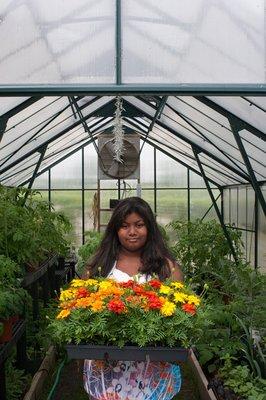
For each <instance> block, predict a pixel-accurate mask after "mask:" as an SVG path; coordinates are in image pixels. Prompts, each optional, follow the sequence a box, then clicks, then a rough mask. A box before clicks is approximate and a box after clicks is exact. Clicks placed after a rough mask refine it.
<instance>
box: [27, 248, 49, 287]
mask: <svg viewBox="0 0 266 400" xmlns="http://www.w3.org/2000/svg"><path fill="white" fill-rule="evenodd" d="M56 260H57V255H56V254H54V255H52V256H51V257H49V258H48V259H47V260H45V261H44V262H43V263H42V264H41V265H40V267H39V268H38V269H37V270H36V271H34V272H27V273H26V275H25V278H24V279H23V281H22V287H24V288H25V287H27V286H29V285H31V284H32V283H34V282H36V281H37V280H38V279H39V278H41V277H42V276H43V275H44V274H45V273H46V271H47V270H48V268H50V267H51V266H52V265H53V264H54V263H55V261H56Z"/></svg>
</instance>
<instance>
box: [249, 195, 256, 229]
mask: <svg viewBox="0 0 266 400" xmlns="http://www.w3.org/2000/svg"><path fill="white" fill-rule="evenodd" d="M247 229H252V230H254V229H255V192H254V190H253V188H251V187H248V188H247Z"/></svg>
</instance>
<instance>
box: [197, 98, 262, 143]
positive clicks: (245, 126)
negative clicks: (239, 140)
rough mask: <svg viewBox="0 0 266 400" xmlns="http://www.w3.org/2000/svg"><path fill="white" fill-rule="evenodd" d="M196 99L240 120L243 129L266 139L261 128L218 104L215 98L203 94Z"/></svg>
mask: <svg viewBox="0 0 266 400" xmlns="http://www.w3.org/2000/svg"><path fill="white" fill-rule="evenodd" d="M195 98H196V100H198V101H200V102H201V103H203V104H205V105H206V106H208V107H210V108H212V109H213V110H214V111H216V112H218V113H219V114H221V115H223V116H224V117H226V118H234V119H235V120H238V121H239V122H240V123H241V124H242V129H247V130H248V131H249V132H251V133H253V135H255V136H257V137H259V138H260V139H262V140H266V135H265V133H263V132H261V131H260V130H259V129H257V128H255V127H254V126H253V125H251V124H249V123H248V122H246V121H244V120H243V119H241V118H240V117H238V116H237V115H235V114H234V113H232V112H231V111H228V110H226V109H225V108H224V107H222V106H220V105H219V104H216V103H215V102H214V101H213V100H211V99H207V98H206V97H203V96H195Z"/></svg>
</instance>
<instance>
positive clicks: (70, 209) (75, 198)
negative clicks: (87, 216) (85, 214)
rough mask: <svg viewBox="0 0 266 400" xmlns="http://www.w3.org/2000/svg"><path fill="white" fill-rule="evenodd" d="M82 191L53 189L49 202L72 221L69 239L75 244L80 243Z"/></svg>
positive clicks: (78, 244)
mask: <svg viewBox="0 0 266 400" xmlns="http://www.w3.org/2000/svg"><path fill="white" fill-rule="evenodd" d="M81 196H82V193H81V191H80V190H53V191H52V192H51V202H52V204H53V205H54V208H55V210H56V211H63V212H64V214H65V215H66V216H67V217H68V218H69V220H70V222H71V223H72V226H73V230H72V232H71V233H70V234H69V240H71V242H72V243H74V244H75V245H77V246H80V245H81V244H82V206H81V205H82V203H81Z"/></svg>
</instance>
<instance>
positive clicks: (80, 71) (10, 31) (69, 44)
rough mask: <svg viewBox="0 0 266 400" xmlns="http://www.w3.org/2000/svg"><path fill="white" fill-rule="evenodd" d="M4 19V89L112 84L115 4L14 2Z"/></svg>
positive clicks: (0, 71) (0, 70) (0, 72)
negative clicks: (13, 87) (19, 85)
mask: <svg viewBox="0 0 266 400" xmlns="http://www.w3.org/2000/svg"><path fill="white" fill-rule="evenodd" d="M0 14H1V16H2V17H1V23H0V41H1V56H0V76H1V84H40V83H41V84H44V83H46V84H66V83H86V84H88V83H114V81H115V1H114V0H109V1H103V0H99V1H97V2H96V1H94V0H75V1H74V2H69V1H65V2H61V1H57V2H55V1H53V0H46V1H43V0H34V2H31V1H29V0H27V1H25V2H23V3H21V2H20V1H19V0H15V1H13V2H12V7H10V5H8V4H7V3H6V2H1V6H0ZM17 65H19V68H17Z"/></svg>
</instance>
